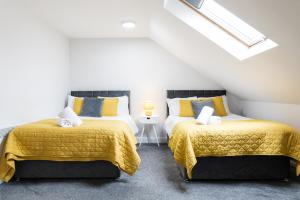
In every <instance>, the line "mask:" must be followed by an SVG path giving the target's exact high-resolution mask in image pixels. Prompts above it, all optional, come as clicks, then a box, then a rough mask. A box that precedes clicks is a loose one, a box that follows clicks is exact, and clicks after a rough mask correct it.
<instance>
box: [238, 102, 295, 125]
mask: <svg viewBox="0 0 300 200" xmlns="http://www.w3.org/2000/svg"><path fill="white" fill-rule="evenodd" d="M242 108H243V110H242V112H243V115H245V116H248V117H251V118H259V119H268V120H275V121H280V122H284V123H287V124H289V125H292V126H293V127H295V128H297V129H298V130H300V105H299V104H280V103H270V102H256V101H242Z"/></svg>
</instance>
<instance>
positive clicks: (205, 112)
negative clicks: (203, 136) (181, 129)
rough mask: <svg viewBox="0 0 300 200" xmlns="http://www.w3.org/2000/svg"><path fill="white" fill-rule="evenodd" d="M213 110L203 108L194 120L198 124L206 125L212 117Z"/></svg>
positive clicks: (207, 107)
mask: <svg viewBox="0 0 300 200" xmlns="http://www.w3.org/2000/svg"><path fill="white" fill-rule="evenodd" d="M214 111H215V109H213V108H212V107H209V106H204V107H203V108H202V110H201V112H200V114H199V116H198V117H197V119H196V122H197V123H198V124H202V125H207V124H208V122H209V119H210V117H211V116H212V115H213V113H214Z"/></svg>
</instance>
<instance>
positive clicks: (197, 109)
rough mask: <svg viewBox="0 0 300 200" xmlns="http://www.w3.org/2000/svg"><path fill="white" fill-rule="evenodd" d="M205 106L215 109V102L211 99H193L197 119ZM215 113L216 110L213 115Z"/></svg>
mask: <svg viewBox="0 0 300 200" xmlns="http://www.w3.org/2000/svg"><path fill="white" fill-rule="evenodd" d="M204 106H208V107H211V108H213V109H215V106H214V102H213V101H212V100H210V99H209V100H204V101H198V100H195V101H192V108H193V113H194V118H195V119H197V117H198V116H199V114H200V112H201V110H202V109H203V107H204ZM214 114H215V112H213V115H214Z"/></svg>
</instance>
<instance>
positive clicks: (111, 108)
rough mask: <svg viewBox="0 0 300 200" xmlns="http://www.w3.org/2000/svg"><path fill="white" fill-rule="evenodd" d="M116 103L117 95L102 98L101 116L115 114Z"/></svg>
mask: <svg viewBox="0 0 300 200" xmlns="http://www.w3.org/2000/svg"><path fill="white" fill-rule="evenodd" d="M118 104H119V99H118V98H117V97H116V98H115V97H113V98H109V97H108V98H104V101H103V106H102V116H117V115H118Z"/></svg>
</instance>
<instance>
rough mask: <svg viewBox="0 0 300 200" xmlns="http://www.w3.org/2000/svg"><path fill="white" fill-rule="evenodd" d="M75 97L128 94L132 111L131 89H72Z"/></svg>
mask: <svg viewBox="0 0 300 200" xmlns="http://www.w3.org/2000/svg"><path fill="white" fill-rule="evenodd" d="M71 95H72V96H75V97H99V96H100V97H119V96H128V106H129V112H130V91H129V90H100V91H71Z"/></svg>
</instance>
